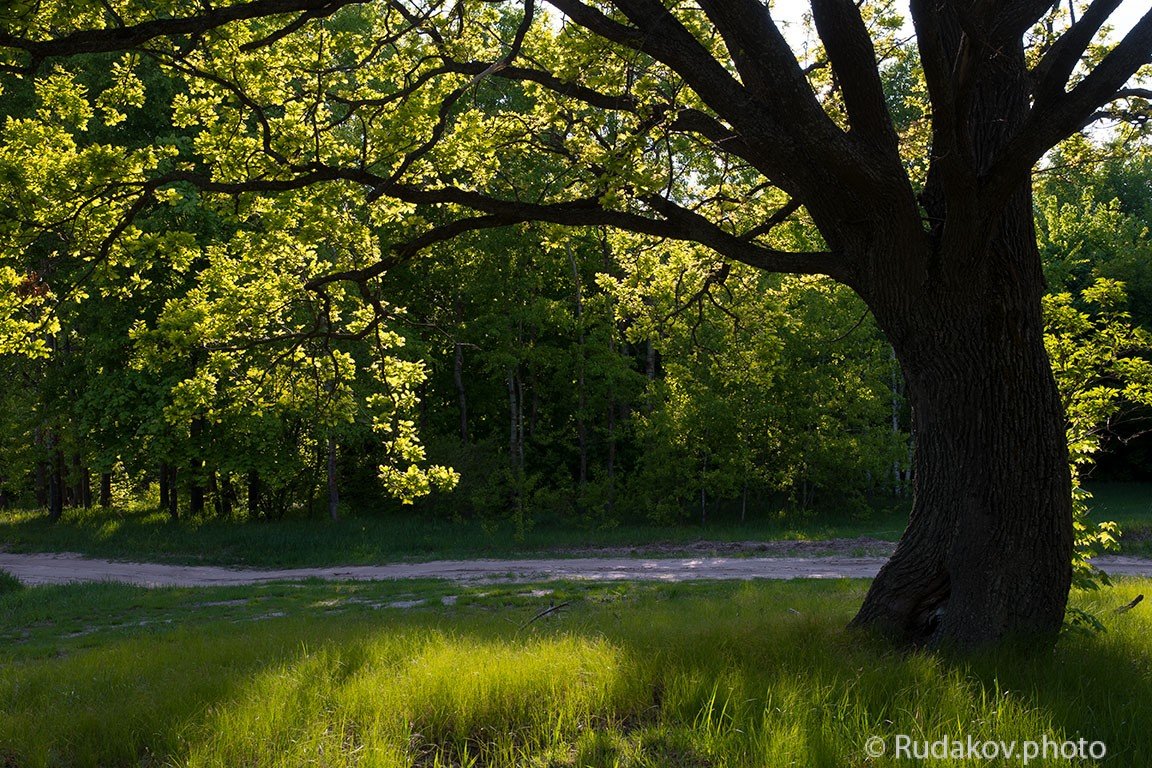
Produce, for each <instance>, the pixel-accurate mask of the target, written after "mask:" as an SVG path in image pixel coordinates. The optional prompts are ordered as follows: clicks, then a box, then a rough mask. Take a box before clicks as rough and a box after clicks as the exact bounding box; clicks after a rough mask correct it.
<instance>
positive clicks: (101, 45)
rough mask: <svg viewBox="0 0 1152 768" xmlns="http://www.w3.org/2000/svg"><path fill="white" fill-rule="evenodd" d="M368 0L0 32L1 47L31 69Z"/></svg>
mask: <svg viewBox="0 0 1152 768" xmlns="http://www.w3.org/2000/svg"><path fill="white" fill-rule="evenodd" d="M367 1H368V0H250V2H244V3H237V4H236V5H229V6H224V7H221V8H216V7H214V6H209V7H208V8H207V10H205V11H204V12H203V13H200V14H196V15H194V16H184V17H182V18H172V19H152V20H150V21H143V22H140V23H139V24H131V25H129V26H126V27H109V28H106V29H82V30H79V31H76V32H72V33H70V34H66V35H62V36H60V37H56V38H52V39H50V40H32V39H29V38H24V37H19V36H17V35H13V34H10V33H8V32H5V31H0V47H2V48H15V49H17V50H21V51H25V52H26V53H28V54H29V55H30V56H31V57H32V65H31V67H30V69H32V70H35V69H36V68H37V67H38V66H39V63H40V62H41V61H43V60H44V59H46V58H50V57H53V56H76V55H78V54H84V53H111V52H114V51H126V50H129V49H132V48H137V47H139V46H141V45H143V44H144V43H147V42H149V41H150V40H154V39H156V38H158V37H174V36H178V35H191V34H201V33H204V32H207V31H208V30H211V29H216V28H217V27H221V26H224V25H225V24H229V23H231V22H234V21H244V20H248V19H258V18H263V17H265V16H277V15H281V14H292V13H300V12H305V13H312V14H316V15H318V16H319V15H325V16H326V15H331V14H333V13H335V12H336V11H337V10H339V9H340V8H343V7H344V6H347V5H358V4H360V3H363V2H367Z"/></svg>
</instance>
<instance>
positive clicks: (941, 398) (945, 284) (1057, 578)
mask: <svg viewBox="0 0 1152 768" xmlns="http://www.w3.org/2000/svg"><path fill="white" fill-rule="evenodd" d="M1033 242H1034V241H1033ZM1005 244H1006V242H1005V241H999V243H998V245H999V246H1000V247H1003V246H1004V245H1005ZM1011 244H1012V245H1015V246H1018V247H1020V248H1024V249H1027V248H1033V249H1034V247H1035V246H1034V245H1032V244H1031V243H1029V242H1028V241H1027V240H1026V239H1025V240H1017V241H1015V242H1014V243H1011ZM996 245H997V243H996V242H994V246H996ZM997 261H998V259H996V258H995V255H994V254H989V253H986V254H983V255H982V256H980V257H978V258H975V259H973V261H972V265H973V268H972V269H970V270H968V271H967V272H966V273H964V274H960V273H959V272H958V273H956V274H955V275H953V276H951V277H949V276H947V275H943V276H939V277H938V279H937V280H934V281H932V283H931V284H930V285H928V286H925V287H922V288H921V291H920V293H919V295H916V296H915V297H914V298H912V299H911V300H910V301H909V300H908V298H907V297H906V298H905V300H904V302H903V306H902V307H901V308H900V310H899V311H898V312H893V311H891V309H892V308H891V307H881V308H879V309H878V311H877V313H876V314H877V318H878V319H879V321H880V323H881V325H883V326H885V330H886V332H887V333H888V336H889V339H890V340H891V341H892V344H893V347H894V348H895V350H896V354H897V357H898V358H899V360H900V364H901V368H902V370H903V372H904V377H905V385H906V390H905V391H906V393H907V396H908V399H909V403H910V405H911V407H912V433H913V440H914V452H913V462H914V466H913V472H912V478H913V482H912V490H913V509H912V514H911V519H910V521H909V526H908V529H907V530H906V531H905V533H904V536H903V537H902V538H901V540H900V543H899V544H898V546H897V548H896V552H895V553H894V554H893V556H892V559H891V560H890V561H889V562H888V564H887V565H885V566H884V568H883V569H882V570H881V572H880V574H879V575H878V576H877V577H876V579H875V581H874V582H873V584H872V587H871V590H870V591H869V593H868V597H867V599H866V600H865V602H864V605H863V606H862V607H861V609H860V612H859V614H858V615H857V616H856V618H855V619H854V621H853V623H854V624H855V625H857V626H867V627H874V628H877V629H879V630H881V631H882V632H884V633H885V634H888V635H891V636H893V637H895V638H897V639H898V640H901V641H904V642H911V643H917V644H919V643H925V644H930V645H948V646H956V647H960V648H976V647H980V646H984V645H992V644H995V643H998V642H1001V641H1005V640H1011V639H1012V638H1013V637H1015V638H1018V639H1021V640H1025V641H1027V642H1037V641H1038V640H1040V641H1042V640H1043V639H1044V638H1048V639H1054V638H1055V636H1056V633H1057V632H1058V631H1059V629H1060V626H1061V624H1062V622H1063V618H1064V612H1065V606H1066V602H1067V597H1068V590H1069V586H1070V583H1071V554H1072V509H1071V486H1070V476H1069V469H1068V449H1067V444H1066V441H1065V417H1064V413H1063V409H1062V406H1061V402H1060V397H1059V393H1058V391H1057V389H1056V385H1055V382H1054V380H1053V377H1052V372H1051V367H1050V364H1049V361H1048V357H1047V355H1046V353H1045V351H1044V343H1043V323H1042V319H1041V316H1040V297H1041V294H1042V291H1043V281H1042V278H1041V277H1040V275H1039V270H1038V259H1037V261H1036V267H1037V268H1036V270H1035V272H1034V273H1033V272H1031V271H1027V272H1025V271H1020V272H1017V273H1016V274H1015V275H1012V274H1011V273H1009V274H1004V273H1003V272H999V273H997V272H996V270H995V268H994V267H992V266H991V265H992V264H995V263H996V262H997ZM1001 263H1002V261H1001ZM982 268H983V269H986V270H987V272H982ZM1013 278H1015V279H1013Z"/></svg>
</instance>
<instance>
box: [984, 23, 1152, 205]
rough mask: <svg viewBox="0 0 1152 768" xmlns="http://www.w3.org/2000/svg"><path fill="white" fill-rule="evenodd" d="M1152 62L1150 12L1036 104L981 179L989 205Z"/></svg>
mask: <svg viewBox="0 0 1152 768" xmlns="http://www.w3.org/2000/svg"><path fill="white" fill-rule="evenodd" d="M1148 63H1152V10H1149V11H1148V12H1147V13H1145V14H1144V16H1143V17H1142V18H1141V19H1140V21H1138V22H1136V25H1135V26H1134V27H1133V28H1132V29H1131V30H1130V31H1129V32H1128V34H1127V35H1125V36H1124V39H1123V40H1121V41H1120V42H1119V43H1117V44H1116V47H1114V48H1113V49H1112V50H1111V51H1110V52H1109V53H1108V55H1107V56H1105V57H1104V59H1103V60H1102V61H1101V62H1100V63H1099V64H1098V65H1096V67H1095V68H1094V69H1093V70H1092V71H1091V72H1089V73H1088V74H1087V75H1086V76H1085V77H1084V79H1083V80H1081V81H1080V82H1079V83H1078V84H1077V85H1076V86H1075V87H1074V88H1073V89H1072V90H1071V91H1068V92H1067V93H1063V94H1061V95H1059V96H1058V97H1056V98H1055V99H1054V100H1052V101H1050V102H1046V103H1044V104H1040V103H1037V104H1036V105H1035V106H1034V107H1033V109H1032V112H1031V113H1030V114H1029V116H1028V120H1027V122H1025V124H1024V126H1023V127H1022V128H1021V130H1020V132H1019V134H1017V136H1016V138H1014V139H1013V140H1012V141H1011V142H1009V144H1008V146H1007V147H1005V149H1004V152H1003V153H1002V154H1001V156H1000V159H999V160H997V162H996V163H995V164H994V165H993V167H992V168H991V169H990V170H989V172H988V174H987V176H986V178H984V179H983V180H982V182H983V186H984V189H985V191H986V192H987V194H988V197H987V199H988V201H989V204H990V205H993V206H995V205H998V204H999V202H1001V201H1003V200H1004V199H1005V198H1006V197H1007V195H1009V194H1011V192H1012V190H1013V189H1015V188H1016V187H1017V186H1019V184H1020V183H1022V182H1023V180H1024V179H1025V178H1026V176H1027V174H1028V172H1029V171H1030V170H1031V168H1032V166H1033V165H1035V164H1036V162H1037V161H1039V160H1040V158H1041V157H1042V156H1043V155H1044V153H1045V152H1047V151H1048V150H1049V149H1051V148H1052V147H1054V146H1055V145H1056V144H1057V143H1058V142H1059V141H1060V140H1061V139H1063V138H1064V137H1065V136H1068V135H1069V134H1071V133H1073V132H1075V131H1077V130H1079V129H1080V128H1081V127H1083V126H1084V125H1085V124H1086V122H1087V121H1088V120H1089V119H1090V118H1091V116H1092V115H1093V114H1094V113H1095V112H1096V110H1097V109H1099V108H1100V107H1101V106H1103V105H1105V104H1107V103H1108V102H1110V101H1113V100H1114V99H1116V98H1119V96H1118V95H1117V94H1119V93H1121V92H1122V91H1123V90H1124V86H1125V84H1126V83H1127V82H1128V81H1129V80H1130V79H1131V78H1132V76H1133V75H1135V74H1136V72H1137V71H1138V70H1139V69H1140V67H1142V66H1144V65H1145V64H1148Z"/></svg>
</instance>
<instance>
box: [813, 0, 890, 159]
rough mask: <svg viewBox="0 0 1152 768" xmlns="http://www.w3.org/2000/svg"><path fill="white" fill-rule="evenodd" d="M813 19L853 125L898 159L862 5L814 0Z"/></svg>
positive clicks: (874, 52) (869, 139)
mask: <svg viewBox="0 0 1152 768" xmlns="http://www.w3.org/2000/svg"><path fill="white" fill-rule="evenodd" d="M812 20H813V21H814V22H815V24H816V31H817V32H818V33H819V34H820V39H821V40H823V41H824V50H825V52H826V53H827V55H828V59H829V61H830V62H831V64H832V70H833V72H835V73H836V79H837V80H838V81H839V83H840V88H841V90H842V92H843V94H844V106H845V107H846V109H847V110H848V122H849V123H850V124H851V126H852V129H853V130H854V131H855V132H857V133H858V134H859V135H860V136H862V137H863V138H865V139H867V140H868V141H870V142H872V143H874V144H876V145H878V146H880V147H881V148H883V150H884V151H885V153H886V154H888V155H890V156H892V157H895V158H896V159H897V162H899V139H898V138H897V136H896V129H895V127H894V126H893V125H892V117H891V115H889V113H888V104H887V102H886V101H885V99H884V87H883V85H882V84H881V82H880V71H879V69H878V68H877V66H876V49H875V48H874V47H873V45H872V36H871V35H869V34H868V28H867V27H866V26H865V25H864V20H863V18H861V16H860V9H859V8H858V7H857V6H856V3H854V2H852V0H812Z"/></svg>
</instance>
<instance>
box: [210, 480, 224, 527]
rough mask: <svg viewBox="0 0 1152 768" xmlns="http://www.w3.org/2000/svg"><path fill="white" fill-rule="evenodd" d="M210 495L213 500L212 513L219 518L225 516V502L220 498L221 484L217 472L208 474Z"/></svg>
mask: <svg viewBox="0 0 1152 768" xmlns="http://www.w3.org/2000/svg"><path fill="white" fill-rule="evenodd" d="M208 495H209V496H210V497H211V498H212V512H213V514H215V515H216V517H217V518H220V517H223V516H224V501H223V499H221V498H220V482H219V479H218V478H217V477H216V470H212V471H211V472H209V473H208Z"/></svg>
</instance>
